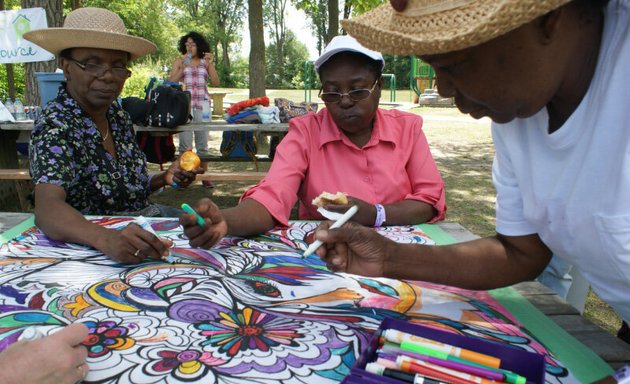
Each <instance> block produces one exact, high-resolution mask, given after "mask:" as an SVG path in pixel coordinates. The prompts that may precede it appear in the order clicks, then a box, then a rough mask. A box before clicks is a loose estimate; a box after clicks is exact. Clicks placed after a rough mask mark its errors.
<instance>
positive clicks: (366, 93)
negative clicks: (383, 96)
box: [318, 79, 378, 103]
mask: <svg viewBox="0 0 630 384" xmlns="http://www.w3.org/2000/svg"><path fill="white" fill-rule="evenodd" d="M377 83H378V79H377V80H376V81H375V82H374V85H372V88H370V89H367V88H363V89H355V90H352V91H350V92H347V93H339V92H322V89H320V90H319V95H318V96H319V98H320V99H322V100H323V101H324V103H338V102H340V101H341V99H342V98H343V97H344V96H348V97H349V98H350V100H352V101H361V100H365V99H367V98H368V97H370V95H371V94H372V92H374V88H375V87H376V84H377Z"/></svg>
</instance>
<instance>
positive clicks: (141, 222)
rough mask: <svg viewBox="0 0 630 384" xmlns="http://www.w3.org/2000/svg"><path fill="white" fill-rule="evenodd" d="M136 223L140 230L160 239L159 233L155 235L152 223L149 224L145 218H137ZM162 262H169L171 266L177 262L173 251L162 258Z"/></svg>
mask: <svg viewBox="0 0 630 384" xmlns="http://www.w3.org/2000/svg"><path fill="white" fill-rule="evenodd" d="M134 222H135V223H136V224H138V225H139V226H140V228H142V229H144V230H145V231H147V232H149V233H151V234H152V235H153V236H155V237H158V238H159V237H160V236H158V234H157V233H155V231H154V230H153V227H151V223H149V221H148V220H147V219H146V218H145V217H144V216H138V217H136V219H135V220H134ZM162 260H166V261H167V262H169V263H171V264H173V263H174V262H175V260H174V259H173V256H172V255H171V251H169V252H168V256H162Z"/></svg>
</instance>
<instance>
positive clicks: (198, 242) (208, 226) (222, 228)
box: [179, 198, 228, 249]
mask: <svg viewBox="0 0 630 384" xmlns="http://www.w3.org/2000/svg"><path fill="white" fill-rule="evenodd" d="M194 208H195V211H197V213H198V214H199V215H200V216H201V217H203V219H204V222H205V225H204V226H203V227H202V226H200V225H199V224H198V223H197V217H196V216H195V215H190V214H184V215H181V216H180V217H179V223H180V224H181V225H182V226H183V227H184V233H185V234H186V236H188V239H189V240H190V246H191V247H194V248H204V249H209V248H211V247H212V246H213V245H215V244H216V243H218V242H219V240H221V239H222V238H223V237H225V235H227V231H228V226H227V222H226V221H225V218H224V217H223V215H222V214H221V211H220V210H219V207H217V205H216V204H214V203H213V202H212V201H211V200H210V199H207V198H203V199H201V200H199V201H198V202H197V203H196V204H195V207H194Z"/></svg>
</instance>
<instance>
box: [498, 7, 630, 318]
mask: <svg viewBox="0 0 630 384" xmlns="http://www.w3.org/2000/svg"><path fill="white" fill-rule="evenodd" d="M600 49H601V50H600V53H599V60H598V63H597V69H596V72H595V75H594V77H593V80H592V82H591V84H590V87H589V89H588V92H587V93H586V95H585V97H584V99H583V100H582V102H581V103H580V105H579V106H578V108H577V109H576V110H575V112H574V113H573V114H572V115H571V116H570V117H569V119H568V120H567V121H566V122H565V123H564V125H563V126H562V127H560V129H558V130H557V131H555V132H554V133H552V134H548V115H547V110H546V108H545V109H543V110H541V111H540V112H538V113H537V114H536V115H534V116H532V117H530V118H527V119H516V120H514V121H512V122H510V123H508V124H493V126H492V134H493V138H494V143H495V147H496V156H495V160H494V164H493V180H494V184H495V187H496V189H497V232H498V233H501V234H503V235H509V236H520V235H527V234H533V233H537V234H538V235H539V236H540V238H541V239H542V241H543V242H544V243H545V244H546V245H547V246H548V247H549V248H550V249H551V250H552V251H553V253H554V254H555V255H557V256H560V257H562V258H563V259H565V260H568V261H570V262H572V263H574V264H575V265H577V266H578V268H579V269H580V271H581V272H582V274H583V275H584V276H585V278H586V279H587V280H589V282H590V283H591V286H592V287H593V289H594V290H595V292H597V294H598V295H600V297H602V298H603V299H604V300H606V301H607V302H608V303H609V304H610V305H612V306H613V307H614V308H615V310H616V311H617V312H618V313H619V314H620V315H621V316H622V317H623V318H624V319H625V320H626V321H627V322H630V0H611V1H610V3H609V4H608V7H607V10H606V14H605V23H604V32H603V38H602V46H601V48H600Z"/></svg>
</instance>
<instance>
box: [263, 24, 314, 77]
mask: <svg viewBox="0 0 630 384" xmlns="http://www.w3.org/2000/svg"><path fill="white" fill-rule="evenodd" d="M267 48H268V49H266V51H265V52H266V55H265V56H266V57H265V63H266V66H267V76H266V79H265V80H266V83H267V86H268V87H270V88H280V89H283V88H292V87H295V86H296V85H297V84H299V87H303V86H304V75H303V72H304V62H305V61H306V60H308V50H307V49H306V46H305V45H304V44H302V43H301V42H300V41H299V40H297V39H296V37H295V34H294V33H293V32H292V31H287V35H286V38H285V46H284V55H283V57H278V55H277V51H276V47H275V43H271V44H269V46H268V47H267ZM281 68H282V70H280V69H281ZM296 83H297V84H296Z"/></svg>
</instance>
